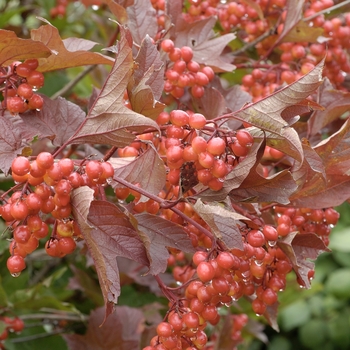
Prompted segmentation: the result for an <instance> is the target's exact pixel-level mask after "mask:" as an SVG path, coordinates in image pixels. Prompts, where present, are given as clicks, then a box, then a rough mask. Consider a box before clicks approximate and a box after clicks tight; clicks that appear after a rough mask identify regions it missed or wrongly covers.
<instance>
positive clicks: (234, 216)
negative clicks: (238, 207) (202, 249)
mask: <svg viewBox="0 0 350 350" xmlns="http://www.w3.org/2000/svg"><path fill="white" fill-rule="evenodd" d="M194 210H195V211H196V212H197V213H198V215H199V216H200V217H201V218H202V219H203V220H204V221H205V222H206V223H207V224H208V226H209V227H210V229H211V232H212V233H213V235H214V236H215V237H216V238H217V239H218V240H220V241H221V242H223V243H224V245H225V246H226V247H227V248H228V249H234V248H236V249H240V250H243V243H242V234H241V232H240V230H239V226H241V225H242V223H241V222H240V220H245V221H250V220H249V219H248V218H246V217H245V216H243V215H241V214H238V213H236V212H234V211H230V210H228V209H226V208H224V207H223V206H222V205H221V204H220V203H215V202H214V203H206V204H205V203H203V202H202V201H201V200H200V199H198V200H197V202H196V204H195V205H194Z"/></svg>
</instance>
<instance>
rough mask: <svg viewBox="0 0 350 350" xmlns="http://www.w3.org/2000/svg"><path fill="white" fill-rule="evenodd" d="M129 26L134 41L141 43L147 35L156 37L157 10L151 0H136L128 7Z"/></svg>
mask: <svg viewBox="0 0 350 350" xmlns="http://www.w3.org/2000/svg"><path fill="white" fill-rule="evenodd" d="M126 12H127V14H128V27H129V29H130V31H131V34H132V37H133V39H134V42H135V43H136V44H138V45H141V42H142V40H143V39H144V37H145V35H146V34H148V35H149V36H150V37H151V38H154V37H155V36H156V34H157V32H158V23H157V16H156V10H155V9H154V8H153V6H152V4H151V1H150V0H135V1H134V4H133V5H132V6H129V7H128V8H127V9H126Z"/></svg>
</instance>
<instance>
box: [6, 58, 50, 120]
mask: <svg viewBox="0 0 350 350" xmlns="http://www.w3.org/2000/svg"><path fill="white" fill-rule="evenodd" d="M37 67H38V60H37V59H29V60H26V61H24V62H23V63H21V62H15V63H13V64H12V65H11V66H9V67H0V84H2V85H3V86H2V87H1V88H0V91H1V93H2V96H3V98H4V99H3V101H2V108H3V109H7V110H8V111H9V112H11V113H12V114H18V113H24V112H25V111H27V110H28V109H41V108H42V106H43V103H44V100H43V98H42V97H41V96H40V95H38V94H36V93H35V91H36V90H37V89H39V88H41V87H42V86H43V85H44V75H43V74H42V73H41V72H38V71H37V70H36V69H37Z"/></svg>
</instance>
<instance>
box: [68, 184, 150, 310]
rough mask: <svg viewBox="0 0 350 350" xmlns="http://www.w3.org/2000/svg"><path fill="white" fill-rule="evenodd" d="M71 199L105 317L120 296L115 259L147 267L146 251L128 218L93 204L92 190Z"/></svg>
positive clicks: (103, 204)
mask: <svg viewBox="0 0 350 350" xmlns="http://www.w3.org/2000/svg"><path fill="white" fill-rule="evenodd" d="M71 197H72V205H73V214H74V217H75V219H76V220H77V221H78V223H79V225H80V227H81V229H82V235H83V237H84V239H85V243H86V245H87V247H88V249H89V251H90V254H91V256H92V258H93V260H94V263H95V267H96V271H97V274H98V278H99V282H100V286H101V289H102V294H103V298H104V301H105V306H106V317H107V316H108V315H109V314H110V313H111V312H112V310H113V307H114V305H115V304H116V303H117V301H118V296H119V295H120V282H119V271H118V266H117V260H116V257H117V256H122V257H125V258H129V259H131V260H135V261H137V262H139V263H140V264H142V265H146V266H148V264H149V262H148V258H147V255H146V250H145V247H144V245H143V243H142V241H141V240H140V238H139V236H138V234H137V232H136V230H135V228H134V226H133V225H132V224H131V223H130V221H129V218H128V217H127V216H126V215H125V214H123V213H121V212H120V210H119V209H118V208H117V207H116V206H115V205H114V204H112V203H109V202H106V201H93V191H92V190H91V189H90V188H88V187H87V186H84V187H81V188H78V189H76V190H74V191H73V193H72V196H71Z"/></svg>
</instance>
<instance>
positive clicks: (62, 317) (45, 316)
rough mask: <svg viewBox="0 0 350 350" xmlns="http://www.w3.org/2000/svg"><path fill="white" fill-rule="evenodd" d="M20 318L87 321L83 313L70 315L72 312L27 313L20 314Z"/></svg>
mask: <svg viewBox="0 0 350 350" xmlns="http://www.w3.org/2000/svg"><path fill="white" fill-rule="evenodd" d="M21 319H22V320H38V319H39V320H42V319H45V320H67V321H87V320H88V317H87V316H85V315H72V314H68V313H66V314H64V315H59V314H56V313H55V314H45V313H38V314H28V315H21Z"/></svg>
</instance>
